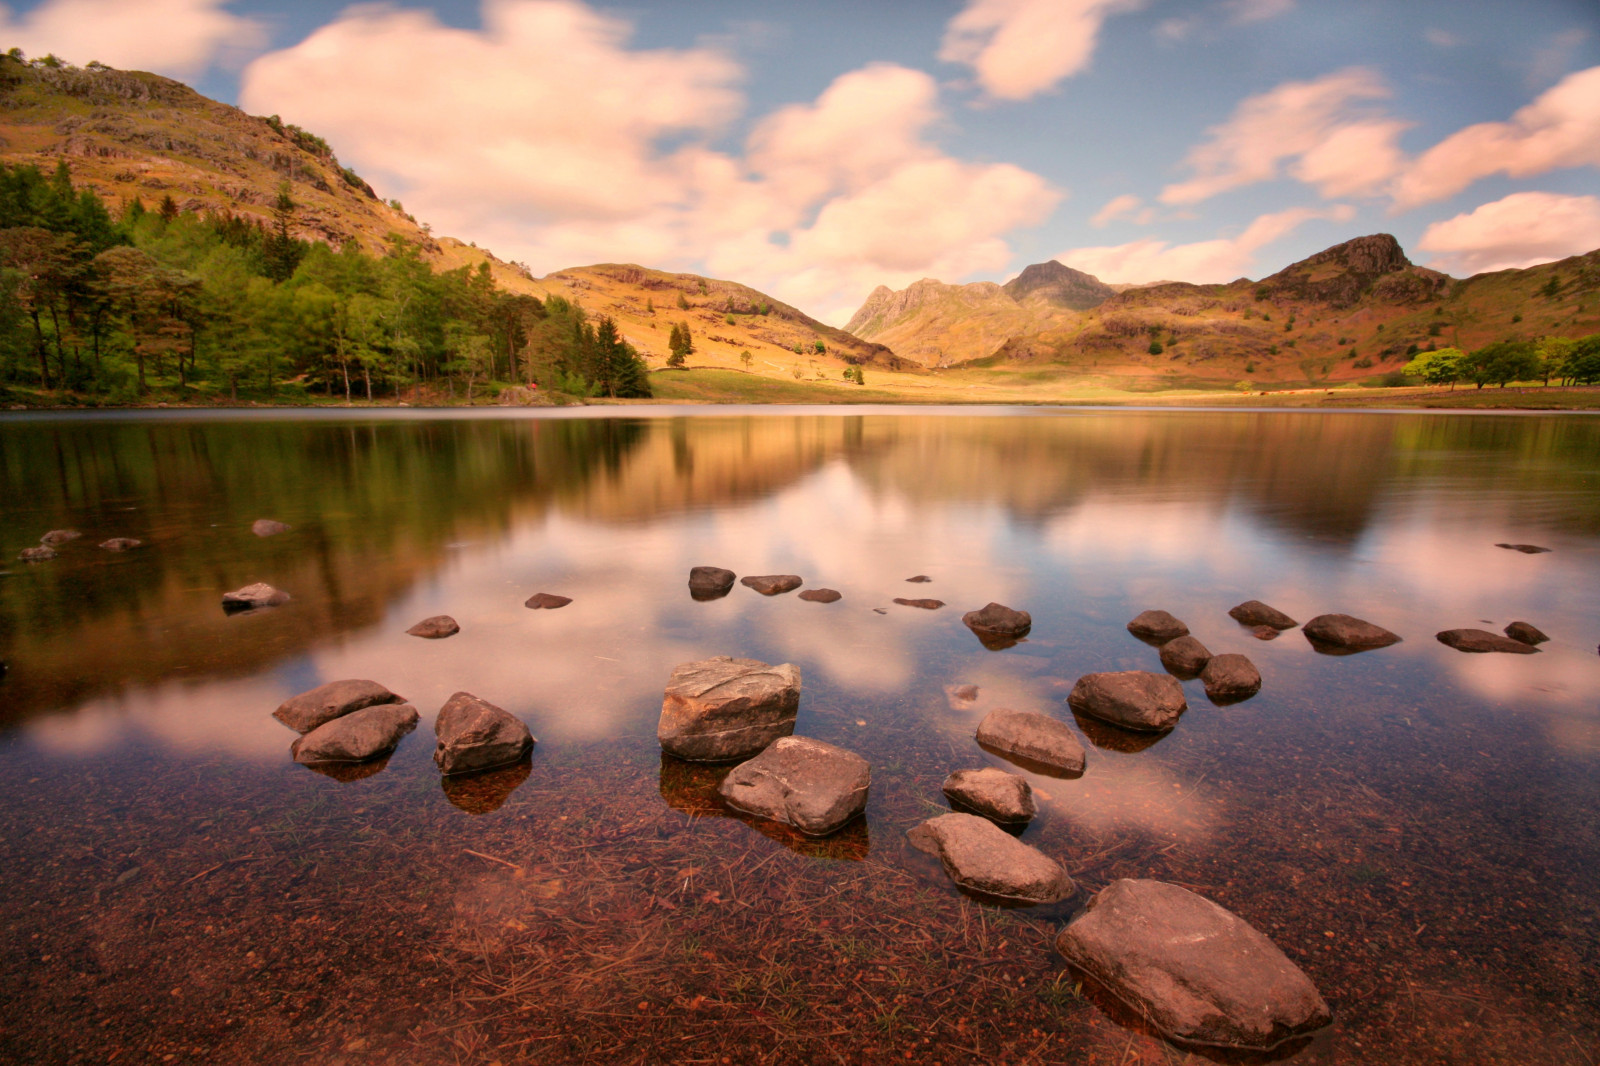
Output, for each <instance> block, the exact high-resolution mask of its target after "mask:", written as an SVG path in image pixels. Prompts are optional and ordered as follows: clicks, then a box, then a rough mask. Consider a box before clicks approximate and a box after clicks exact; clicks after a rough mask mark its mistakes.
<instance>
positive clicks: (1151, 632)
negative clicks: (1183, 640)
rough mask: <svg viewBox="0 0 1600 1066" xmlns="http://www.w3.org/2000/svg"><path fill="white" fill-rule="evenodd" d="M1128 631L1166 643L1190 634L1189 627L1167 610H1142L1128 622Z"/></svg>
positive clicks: (1147, 638) (1142, 637) (1145, 638)
mask: <svg viewBox="0 0 1600 1066" xmlns="http://www.w3.org/2000/svg"><path fill="white" fill-rule="evenodd" d="M1128 632H1129V633H1132V634H1133V635H1134V636H1136V637H1139V638H1141V639H1144V640H1153V641H1157V642H1159V643H1163V644H1164V643H1166V642H1167V641H1169V640H1177V639H1178V638H1179V637H1186V636H1188V635H1189V627H1188V626H1186V625H1184V624H1183V623H1182V622H1180V621H1178V620H1177V619H1176V618H1174V617H1172V615H1170V614H1168V613H1167V612H1166V611H1140V612H1139V616H1138V617H1137V618H1135V619H1134V620H1133V621H1131V622H1129V623H1128Z"/></svg>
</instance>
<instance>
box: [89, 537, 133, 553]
mask: <svg viewBox="0 0 1600 1066" xmlns="http://www.w3.org/2000/svg"><path fill="white" fill-rule="evenodd" d="M100 547H102V548H104V549H105V550H106V551H108V552H125V551H132V550H133V549H134V548H142V547H144V541H142V540H139V539H138V538H137V537H112V538H111V539H110V540H103V541H101V542H100Z"/></svg>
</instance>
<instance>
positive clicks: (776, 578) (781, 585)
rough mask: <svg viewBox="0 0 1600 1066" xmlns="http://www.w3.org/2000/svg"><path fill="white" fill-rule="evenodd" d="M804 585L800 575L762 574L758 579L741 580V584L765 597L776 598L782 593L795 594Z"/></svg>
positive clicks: (744, 578) (747, 578) (745, 578)
mask: <svg viewBox="0 0 1600 1066" xmlns="http://www.w3.org/2000/svg"><path fill="white" fill-rule="evenodd" d="M804 583H805V582H803V581H802V580H801V579H800V576H799V575H798V574H762V575H760V576H757V577H743V578H740V579H739V584H741V585H744V586H746V587H748V588H753V589H755V590H756V591H757V592H759V593H761V595H763V596H776V595H778V594H779V593H780V592H793V591H794V590H795V589H797V588H799V587H800V586H801V585H803V584H804Z"/></svg>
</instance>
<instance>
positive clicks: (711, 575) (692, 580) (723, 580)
mask: <svg viewBox="0 0 1600 1066" xmlns="http://www.w3.org/2000/svg"><path fill="white" fill-rule="evenodd" d="M736 577H738V575H737V574H735V573H734V572H733V571H732V570H724V569H723V568H722V567H720V566H697V567H694V568H693V569H691V570H690V571H689V590H690V591H691V592H727V591H728V590H729V589H731V588H733V582H734V579H735V578H736Z"/></svg>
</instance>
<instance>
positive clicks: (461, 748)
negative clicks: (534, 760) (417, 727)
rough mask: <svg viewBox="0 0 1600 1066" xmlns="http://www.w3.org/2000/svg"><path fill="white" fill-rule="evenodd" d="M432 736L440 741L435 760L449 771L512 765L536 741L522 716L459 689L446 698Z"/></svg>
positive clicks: (439, 765)
mask: <svg viewBox="0 0 1600 1066" xmlns="http://www.w3.org/2000/svg"><path fill="white" fill-rule="evenodd" d="M433 735H434V736H435V737H436V738H437V740H438V742H437V744H435V746H434V749H433V761H434V763H435V764H436V765H437V766H438V767H439V769H440V770H441V771H443V772H444V773H447V774H464V773H471V772H472V771H474V770H491V769H493V768H495V767H497V766H506V765H509V764H510V763H514V762H517V761H519V760H520V759H521V758H522V757H523V756H524V755H527V754H528V752H530V751H532V750H533V745H534V744H535V743H536V742H535V741H534V739H533V735H532V734H531V733H529V732H528V727H527V726H525V725H523V724H522V720H521V719H519V718H516V717H514V716H513V715H512V714H511V713H510V712H508V711H505V710H502V709H501V708H499V707H496V706H495V705H494V704H492V703H490V702H489V701H488V700H481V699H479V698H478V697H476V696H474V695H473V694H472V693H470V692H457V693H456V694H455V695H454V696H451V697H450V698H449V699H448V700H446V701H445V705H444V706H443V707H441V708H439V717H438V718H436V719H435V720H434V723H433Z"/></svg>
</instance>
